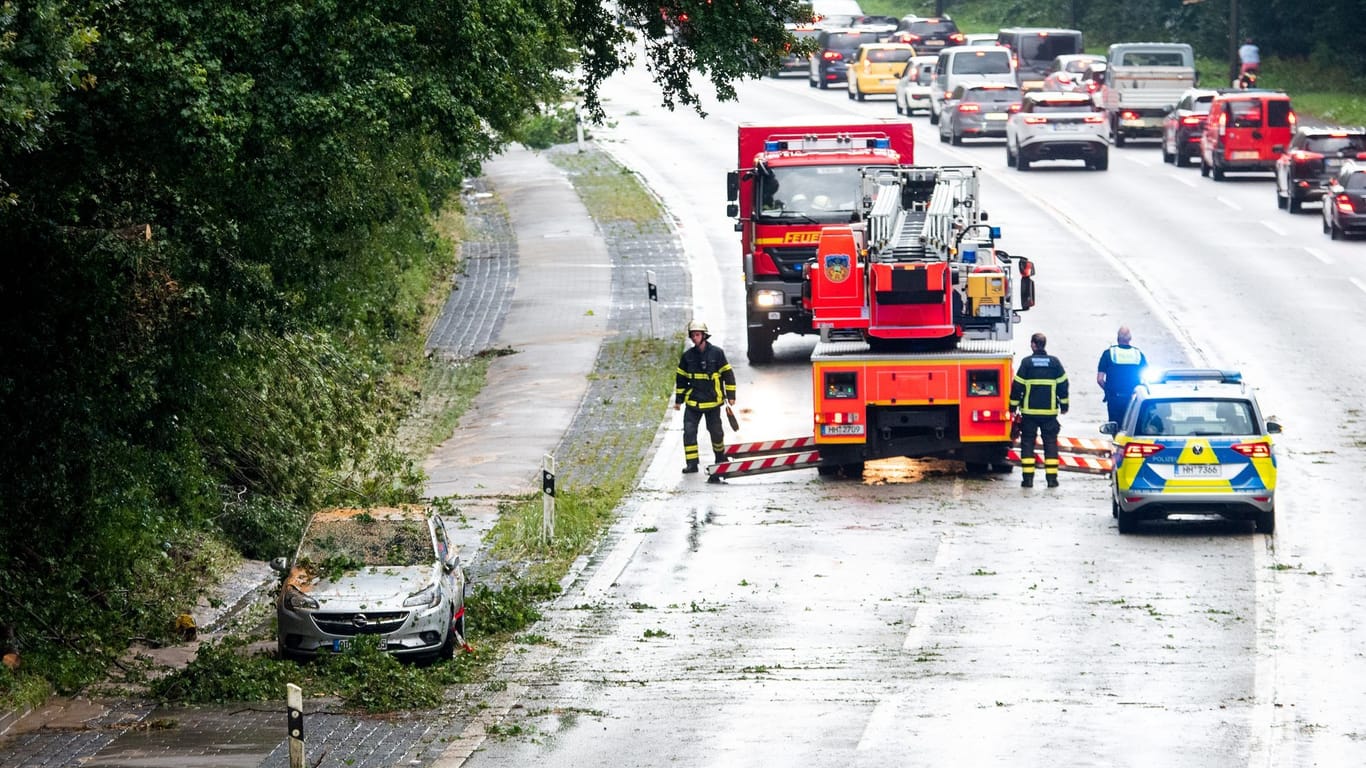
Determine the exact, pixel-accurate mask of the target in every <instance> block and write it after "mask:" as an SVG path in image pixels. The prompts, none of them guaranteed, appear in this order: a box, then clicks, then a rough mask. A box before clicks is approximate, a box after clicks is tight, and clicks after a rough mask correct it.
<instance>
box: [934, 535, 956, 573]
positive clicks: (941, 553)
mask: <svg viewBox="0 0 1366 768" xmlns="http://www.w3.org/2000/svg"><path fill="white" fill-rule="evenodd" d="M952 543H953V534H952V533H945V534H944V535H943V536H941V537H940V539H939V547H938V548H937V549H935V551H934V567H935V568H937V569H942V568H943V567H944V566H946V565H948V564H949V563H951V562H953V560H954V558H955V557H957V553H956V552H955V551H954V549H953V547H951V546H949V545H950V544H952Z"/></svg>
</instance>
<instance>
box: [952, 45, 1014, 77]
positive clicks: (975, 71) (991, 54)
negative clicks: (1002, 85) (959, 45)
mask: <svg viewBox="0 0 1366 768" xmlns="http://www.w3.org/2000/svg"><path fill="white" fill-rule="evenodd" d="M953 73H954V74H955V75H1008V74H1010V54H1008V53H1006V52H1005V51H972V52H971V53H964V54H960V55H958V56H954V58H953Z"/></svg>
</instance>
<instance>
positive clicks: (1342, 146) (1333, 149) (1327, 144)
mask: <svg viewBox="0 0 1366 768" xmlns="http://www.w3.org/2000/svg"><path fill="white" fill-rule="evenodd" d="M1304 148H1305V149H1307V150H1309V151H1310V152H1319V153H1321V154H1325V155H1334V154H1338V153H1340V152H1361V151H1362V150H1366V136H1362V135H1351V136H1317V137H1311V138H1310V139H1309V140H1308V141H1306V142H1305V143H1304Z"/></svg>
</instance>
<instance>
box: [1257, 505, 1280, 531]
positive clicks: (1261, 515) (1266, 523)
mask: <svg viewBox="0 0 1366 768" xmlns="http://www.w3.org/2000/svg"><path fill="white" fill-rule="evenodd" d="M1275 531H1276V510H1274V509H1271V510H1267V511H1266V512H1258V513H1257V533H1266V534H1271V533H1275Z"/></svg>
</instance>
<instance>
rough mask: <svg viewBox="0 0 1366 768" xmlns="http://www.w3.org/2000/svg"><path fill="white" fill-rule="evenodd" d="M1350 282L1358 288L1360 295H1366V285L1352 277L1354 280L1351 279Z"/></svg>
mask: <svg viewBox="0 0 1366 768" xmlns="http://www.w3.org/2000/svg"><path fill="white" fill-rule="evenodd" d="M1351 280H1352V285H1355V286H1356V287H1358V288H1360V289H1361V291H1362V293H1366V283H1363V282H1361V281H1360V280H1358V279H1357V278H1355V277H1354V278H1351Z"/></svg>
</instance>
